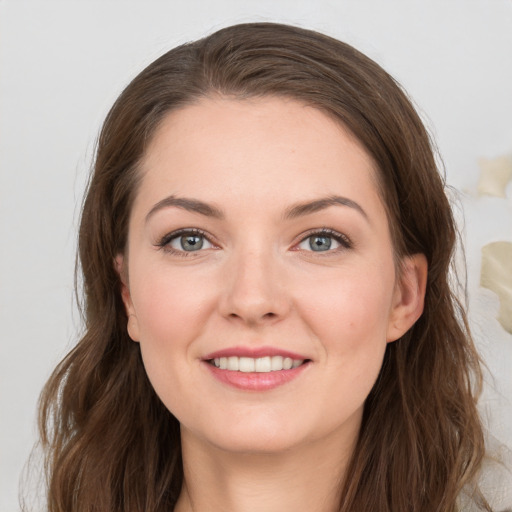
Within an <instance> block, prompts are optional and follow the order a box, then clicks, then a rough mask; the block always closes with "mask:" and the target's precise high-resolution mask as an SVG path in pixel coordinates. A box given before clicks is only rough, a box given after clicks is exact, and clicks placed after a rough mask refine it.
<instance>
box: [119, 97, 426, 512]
mask: <svg viewBox="0 0 512 512" xmlns="http://www.w3.org/2000/svg"><path fill="white" fill-rule="evenodd" d="M141 175H142V180H141V184H140V188H139V190H138V192H137V195H136V198H135V201H134V205H133V209H132V212H131V217H130V224H129V235H128V247H127V251H126V252H125V254H124V255H119V256H118V257H117V259H116V264H117V267H118V270H119V272H120V275H121V278H122V281H123V286H122V295H123V301H124V303H125V306H126V310H127V314H128V332H129V334H130V337H131V338H132V339H133V340H134V341H135V342H139V343H140V348H141V352H142V357H143V361H144V365H145V368H146V371H147V373H148V376H149V379H150V381H151V383H152V385H153V387H154V388H155V391H156V392H157V394H158V395H159V397H160V398H161V400H162V401H163V403H164V404H165V405H166V406H167V407H168V409H169V410H170V411H171V412H172V413H173V414H174V415H175V416H176V418H177V419H178V420H179V421H180V424H181V432H182V448H183V460H184V474H185V484H184V486H183V490H182V493H181V495H180V500H179V502H178V505H177V508H176V510H178V511H179V512H186V511H192V510H194V511H206V510H219V511H232V512H235V511H236V512H239V511H244V512H251V511H261V510H265V511H266V512H272V511H274V510H275V511H280V512H283V511H294V512H297V511H302V510H304V511H308V512H311V511H332V510H336V505H337V503H338V500H339V496H338V491H337V489H339V482H340V481H342V479H343V478H344V472H345V467H346V464H347V460H348V459H349V457H350V455H351V454H352V451H353V448H354V443H355V441H356V438H357V434H358V431H359V428H360V424H361V416H362V410H363V404H364V401H365V399H366V397H367V396H368V393H369V392H370V390H371V388H372V386H373V384H374V382H375V380H376V378H377V375H378V373H379V370H380V367H381V364H382V359H383V355H384V351H385V349H386V346H387V343H391V342H393V341H395V340H397V339H398V338H399V337H400V336H401V335H402V334H404V333H405V332H406V331H407V330H408V329H409V328H410V327H411V326H412V325H413V323H414V322H415V321H416V320H417V318H418V317H419V316H420V315H421V312H422V310H423V297H424V293H425V282H426V274H427V264H426V261H425V258H424V256H423V255H413V256H408V257H406V258H404V259H403V260H402V261H401V262H400V265H398V267H399V268H401V271H400V272H399V273H397V272H396V268H397V264H396V263H397V262H396V257H395V254H394V251H393V246H392V242H391V237H390V232H389V226H388V221H387V218H386V212H385V208H384V205H383V203H382V199H381V197H380V195H379V192H378V187H377V185H376V180H377V171H376V168H375V164H374V162H373V161H372V159H371V158H370V157H369V155H368V154H367V153H366V151H365V150H364V149H363V148H362V147H361V145H360V144H359V143H358V142H357V141H356V140H355V139H354V137H353V136H351V135H350V134H349V133H348V132H347V130H345V129H344V128H343V127H342V126H341V125H340V124H338V123H336V122H335V121H334V120H332V119H331V118H329V117H328V116H326V115H325V114H323V113H321V112H320V111H319V110H317V109H315V108H312V107H309V106H305V105H303V104H301V103H299V102H296V101H294V100H285V99H282V98H281V99H277V98H263V99H262V98H260V99H252V100H234V99H227V98H222V97H216V98H204V99H202V100H200V101H198V102H197V103H195V104H193V105H190V106H187V107H184V108H182V109H181V110H178V111H176V112H173V113H171V114H169V115H168V116H167V118H166V119H165V120H164V122H163V123H162V125H161V126H160V127H159V129H158V130H157V132H156V134H155V136H154V138H153V139H152V141H151V143H150V145H149V147H148V150H147V154H146V156H145V158H144V160H143V163H142V166H141ZM179 230H188V231H186V232H183V231H179ZM190 230H192V231H190ZM232 347H238V348H239V347H242V348H244V349H247V350H253V349H255V348H263V350H265V349H268V348H269V347H270V348H271V349H272V350H278V351H279V350H283V351H289V352H293V353H294V354H298V355H300V358H301V359H303V360H304V361H305V363H304V365H303V366H301V368H300V371H299V372H298V373H297V376H296V377H295V378H293V379H291V380H290V381H287V382H284V383H282V384H280V385H277V386H275V387H271V388H270V389H264V390H260V389H241V388H239V387H235V386H232V385H230V384H229V383H226V382H224V381H222V380H219V378H217V377H216V375H215V374H214V373H213V372H212V371H211V370H212V367H211V362H209V361H207V360H206V359H205V358H206V357H207V355H208V354H212V353H213V352H215V351H219V350H224V349H231V348H232ZM283 371H285V370H283ZM257 378H259V377H256V379H257ZM256 381H257V380H256ZM257 382H258V381H257Z"/></svg>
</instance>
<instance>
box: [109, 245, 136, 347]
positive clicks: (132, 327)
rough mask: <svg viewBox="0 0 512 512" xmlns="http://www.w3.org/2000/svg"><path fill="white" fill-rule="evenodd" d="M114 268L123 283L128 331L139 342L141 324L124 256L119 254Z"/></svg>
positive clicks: (122, 290) (122, 291)
mask: <svg viewBox="0 0 512 512" xmlns="http://www.w3.org/2000/svg"><path fill="white" fill-rule="evenodd" d="M114 266H115V269H116V271H117V273H118V274H119V279H120V281H121V298H122V300H123V304H124V308H125V311H126V316H127V317H128V323H127V326H126V329H127V331H128V335H129V336H130V338H131V339H132V340H133V341H139V324H138V321H137V315H136V314H135V308H134V307H133V302H132V298H131V295H130V288H129V286H128V273H127V271H126V265H125V259H124V256H123V255H122V254H118V255H117V256H116V257H115V260H114Z"/></svg>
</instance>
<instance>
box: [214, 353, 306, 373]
mask: <svg viewBox="0 0 512 512" xmlns="http://www.w3.org/2000/svg"><path fill="white" fill-rule="evenodd" d="M212 362H213V364H214V366H216V367H217V368H220V369H221V370H231V371H235V372H236V371H240V372H245V373H249V372H257V373H268V372H277V371H280V370H290V369H292V368H297V367H298V366H300V365H301V364H302V363H303V362H304V360H303V359H292V358H291V357H282V356H272V357H270V356H265V357H258V358H252V357H237V356H230V357H216V358H215V359H213V360H212Z"/></svg>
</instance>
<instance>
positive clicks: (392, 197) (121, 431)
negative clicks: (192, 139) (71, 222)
mask: <svg viewBox="0 0 512 512" xmlns="http://www.w3.org/2000/svg"><path fill="white" fill-rule="evenodd" d="M211 94H221V95H224V96H233V97H236V98H239V99H240V98H248V97H256V96H269V95H270V96H282V97H286V98H294V99H297V100H300V101H302V102H305V103H307V104H309V105H312V106H314V107H316V108H319V109H321V110H322V111H323V112H325V113H326V114H328V115H330V116H332V117H334V118H335V119H337V120H338V121H339V122H341V123H342V124H343V125H344V126H345V127H347V128H348V129H349V130H350V131H351V132H352V133H353V134H354V135H355V137H357V139H359V141H360V142H361V143H362V144H363V145H364V147H365V148H366V150H367V151H368V153H369V154H370V155H371V156H372V157H373V159H374V160H375V162H376V163H377V166H378V169H379V182H380V188H381V193H382V196H383V199H384V202H385V204H386V207H387V212H388V217H389V224H390V228H391V232H392V238H393V243H394V247H395V253H396V256H397V261H399V259H400V257H401V256H404V255H407V254H415V253H423V254H425V255H426V257H427V260H428V265H429V271H428V283H427V291H426V298H425V309H424V313H423V315H422V316H421V318H420V319H419V320H418V321H417V322H416V324H415V325H414V326H413V327H412V328H411V329H410V331H409V332H408V333H407V334H406V335H404V336H403V337H402V338H401V339H400V340H398V341H396V342H395V343H390V344H388V346H387V350H386V354H385V357H384V362H383V366H382V369H381V372H380V375H379V378H378V380H377V383H376V384H375V386H374V388H373V390H372V391H371V393H370V395H369V397H368V398H367V400H366V403H365V409H364V416H363V422H362V426H361V431H360V436H359V439H358V443H357V446H356V449H355V451H354V454H353V456H352V459H351V463H350V465H349V467H348V471H347V475H346V478H345V481H344V483H343V485H342V489H341V503H340V507H339V510H340V511H344V512H349V511H350V512H354V511H372V512H380V511H382V512H385V511H386V512H398V511H400V512H402V511H414V512H434V511H439V512H441V511H442V512H452V511H455V510H457V504H456V503H457V497H458V495H459V494H460V492H461V489H462V488H463V487H464V486H465V485H469V484H471V483H472V482H473V480H474V479H475V476H476V474H477V471H478V468H479V466H480V463H481V459H482V457H483V454H484V446H483V435H482V427H481V424H480V420H479V417H478V414H477V410H476V398H477V395H478V392H479V388H480V383H481V373H480V367H479V359H478V356H477V354H476V352H475V348H474V346H473V342H472V340H471V337H470V334H469V331H468V326H467V320H466V316H465V312H464V309H463V307H461V305H460V303H459V301H458V299H457V297H456V290H453V289H452V287H451V286H450V282H449V272H450V262H451V259H452V253H453V250H454V244H455V242H456V229H455V226H454V220H453V217H452V212H451V209H450V205H449V202H448V200H447V198H446V195H445V185H444V182H443V179H442V177H441V176H440V174H439V172H438V170H437V167H436V162H435V157H434V151H433V148H432V143H431V141H430V138H429V135H428V133H427V132H426V130H425V128H424V126H423V124H422V122H421V120H420V119H419V117H418V115H417V113H416V112H415V110H414V108H413V107H412V105H411V102H410V101H409V100H408V98H407V96H406V95H405V94H404V92H403V91H402V90H401V88H400V87H399V86H398V85H397V83H396V82H395V81H394V80H393V78H392V77H390V76H389V75H388V74H387V73H386V72H385V71H384V70H383V69H382V68H381V67H380V66H378V65H377V64H376V63H375V62H373V61H372V60H370V59H369V58H367V57H366V56H364V55H362V54H361V53H359V52H358V51H357V50H355V49H354V48H352V47H351V46H349V45H347V44H344V43H342V42H340V41H337V40H335V39H332V38H330V37H327V36H324V35H322V34H318V33H316V32H313V31H308V30H304V29H300V28H296V27H291V26H285V25H277V24H270V23H255V24H245V25H237V26H233V27H229V28H226V29H223V30H220V31H218V32H216V33H214V34H213V35H210V36H208V37H206V38H204V39H201V40H199V41H197V42H194V43H190V44H185V45H183V46H180V47H178V48H175V49H173V50H171V51H170V52H168V53H166V54H165V55H163V56H162V57H160V58H159V59H157V60H156V61H155V62H153V63H152V64H151V65H150V66H148V67H147V68H146V69H145V70H144V71H143V72H142V73H141V74H140V75H138V76H137V77H136V78H135V79H134V80H133V81H132V82H131V83H130V84H129V85H128V87H127V88H126V89H125V90H124V92H123V93H122V94H121V96H120V97H119V99H118V100H117V101H116V103H115V104H114V106H113V108H112V109H111V111H110V113H109V114H108V116H107V119H106V120H105V123H104V125H103V129H102V131H101V134H100V137H99V141H98V147H97V155H96V161H95V168H94V172H93V174H92V177H91V180H90V184H89V187H88V191H87V195H86V199H85V202H84V205H83V212H82V218H81V225H80V233H79V260H80V265H81V267H80V268H81V272H82V274H83V292H84V304H83V312H84V320H85V334H84V336H83V337H82V339H81V340H80V342H79V343H78V344H77V345H76V347H75V348H74V349H73V350H72V351H71V353H70V354H69V355H68V356H67V357H66V358H65V359H64V360H63V361H62V362H61V363H60V364H59V366H58V367H57V369H56V370H55V372H54V373H53V375H52V377H51V378H50V380H49V382H48V383H47V385H46V387H45V389H44V391H43V394H42V397H41V405H40V420H39V426H40V431H41V439H42V444H43V447H44V448H45V450H46V459H45V460H46V469H47V478H48V510H49V511H50V512H57V511H59V512H78V511H80V512H85V511H93V510H94V511H107V510H108V511H130V512H135V511H143V510H144V511H151V512H159V511H162V512H163V511H169V510H172V507H173V506H174V504H175V502H176V500H177V497H178V495H179V492H180V489H181V485H182V479H183V474H182V465H181V451H180V434H179V424H178V421H177V420H176V418H174V416H173V415H172V414H171V413H170V412H169V411H168V410H167V409H166V408H165V406H164V405H163V404H162V403H161V402H160V400H159V399H158V397H157V396H156V394H155V392H154V391H153V389H152V387H151V385H150V383H149V381H148V378H147V376H146V373H145V371H144V367H143V364H142V360H141V356H140V351H139V344H137V343H133V342H132V341H131V340H130V338H129V337H128V334H127V331H126V324H127V318H126V314H125V310H124V307H123V303H122V301H121V296H120V281H119V276H118V273H117V271H116V269H115V267H114V258H115V256H116V255H117V254H118V253H122V252H123V251H124V247H125V244H126V239H127V229H128V217H129V214H130V209H131V204H132V202H133V199H134V196H135V194H136V193H137V185H138V178H139V175H138V165H139V163H140V161H141V159H142V158H143V157H144V154H145V148H146V147H147V145H148V142H149V141H150V140H151V137H152V135H153V134H154V132H155V130H156V128H157V127H158V125H159V123H160V122H161V120H162V119H163V117H164V116H166V115H167V114H168V113H169V112H171V111H173V110H176V109H178V108H180V107H183V106H184V105H187V104H190V103H192V102H194V101H196V100H197V99H198V98H201V97H204V96H208V95H211ZM479 502H480V505H481V506H482V508H483V509H486V510H490V509H489V508H488V507H487V505H485V503H484V501H483V500H479Z"/></svg>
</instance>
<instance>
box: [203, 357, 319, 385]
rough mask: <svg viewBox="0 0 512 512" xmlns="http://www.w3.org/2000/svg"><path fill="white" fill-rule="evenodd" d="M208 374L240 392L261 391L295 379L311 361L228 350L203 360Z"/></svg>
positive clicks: (302, 358) (301, 358)
mask: <svg viewBox="0 0 512 512" xmlns="http://www.w3.org/2000/svg"><path fill="white" fill-rule="evenodd" d="M204 362H205V363H207V367H208V369H209V370H210V372H211V374H212V375H213V376H214V377H215V378H216V379H217V380H220V381H221V382H223V383H225V384H228V385H230V386H233V387H236V388H238V389H242V390H248V391H265V390H270V389H273V388H275V387H278V386H281V385H282V384H285V383H287V382H289V381H291V380H292V379H294V378H296V377H298V376H299V375H300V374H301V373H302V371H303V370H304V369H305V368H306V367H308V366H309V364H308V363H310V362H311V361H310V360H309V359H306V358H304V357H302V356H300V355H298V354H293V353H290V352H283V351H280V350H279V351H278V350H276V349H264V348H260V349H245V348H243V349H228V350H223V351H219V352H216V353H213V354H210V355H209V356H207V357H206V358H205V359H204Z"/></svg>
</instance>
